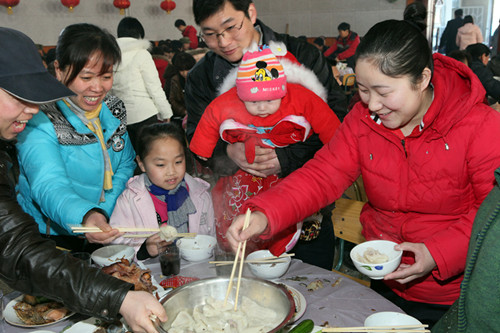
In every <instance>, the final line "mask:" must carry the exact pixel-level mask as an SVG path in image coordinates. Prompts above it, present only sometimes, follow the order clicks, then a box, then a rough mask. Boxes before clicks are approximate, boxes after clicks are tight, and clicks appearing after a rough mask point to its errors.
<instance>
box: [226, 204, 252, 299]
mask: <svg viewBox="0 0 500 333" xmlns="http://www.w3.org/2000/svg"><path fill="white" fill-rule="evenodd" d="M250 214H251V211H250V209H247V212H246V215H245V222H244V223H243V230H245V229H246V228H247V226H248V223H249V221H250ZM244 243H245V247H246V241H245V242H244ZM240 251H241V242H240V243H238V249H237V250H236V255H235V257H234V262H233V269H232V270H231V276H230V277H229V284H228V286H227V290H226V297H225V298H224V306H226V304H227V299H228V297H229V293H230V292H231V289H232V288H233V279H234V273H235V272H236V265H237V264H238V258H239V257H240ZM240 265H241V264H240ZM240 279H241V276H240V277H239V280H240ZM239 280H238V282H239ZM238 290H239V288H238V289H237V291H238ZM236 302H237V298H236V300H235V308H236V304H237V303H236Z"/></svg>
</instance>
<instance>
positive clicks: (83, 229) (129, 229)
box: [71, 226, 160, 233]
mask: <svg viewBox="0 0 500 333" xmlns="http://www.w3.org/2000/svg"><path fill="white" fill-rule="evenodd" d="M113 229H118V230H119V231H120V232H141V231H142V232H151V231H156V232H158V231H160V229H159V228H133V227H114V228H113ZM71 230H72V231H73V232H78V233H81V232H101V231H102V230H101V229H99V228H97V227H78V226H75V227H71Z"/></svg>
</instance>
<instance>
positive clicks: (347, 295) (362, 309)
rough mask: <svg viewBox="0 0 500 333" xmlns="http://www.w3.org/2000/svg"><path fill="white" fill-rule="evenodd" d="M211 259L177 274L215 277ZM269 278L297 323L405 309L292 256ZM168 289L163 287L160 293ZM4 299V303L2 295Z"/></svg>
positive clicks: (338, 322)
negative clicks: (289, 299)
mask: <svg viewBox="0 0 500 333" xmlns="http://www.w3.org/2000/svg"><path fill="white" fill-rule="evenodd" d="M210 260H213V258H209V259H207V260H204V261H200V262H188V261H185V260H181V269H180V273H179V277H186V278H198V279H204V278H211V277H216V276H217V273H216V267H215V265H214V264H210V263H209V261H210ZM138 265H140V267H143V268H147V269H149V270H151V273H152V279H153V281H154V284H156V285H159V283H160V282H161V281H162V280H164V279H165V277H164V276H162V274H161V267H160V263H159V260H158V259H157V258H151V259H147V260H145V261H142V262H140V263H138ZM242 275H243V276H246V277H253V274H252V272H251V271H250V269H249V268H248V267H247V264H245V268H244V269H243V274H242ZM271 281H272V282H274V283H280V284H284V285H285V286H286V287H289V290H290V291H293V292H291V293H292V295H293V296H294V299H295V301H298V302H300V303H301V304H299V305H298V307H297V313H296V316H295V317H294V320H295V321H296V322H297V323H298V322H300V321H301V320H304V319H312V320H313V321H314V323H315V325H317V326H324V325H329V326H330V327H345V326H363V323H364V320H365V319H366V318H367V317H368V316H370V315H371V314H374V313H376V312H381V311H395V312H400V313H404V312H403V311H402V310H401V309H400V308H399V307H397V306H396V305H395V304H393V303H391V302H390V301H389V300H387V299H385V298H384V297H382V296H381V295H379V294H378V293H376V292H375V291H373V290H372V289H370V288H368V287H366V286H364V285H362V284H360V283H358V282H356V281H354V280H352V279H350V278H348V277H346V276H342V275H340V274H338V273H336V272H334V271H329V270H326V269H323V268H320V267H317V266H313V265H310V264H307V263H304V262H302V261H301V260H298V259H292V261H291V263H290V266H289V268H288V270H287V272H286V273H285V274H284V275H283V276H282V277H280V278H278V279H274V280H271ZM315 281H321V283H313V282H315ZM311 283H312V284H313V285H314V284H316V285H318V284H319V285H322V287H320V288H317V289H315V290H309V289H308V286H310V285H311ZM161 289H162V288H161V287H160V290H161ZM167 292H168V291H163V293H167ZM20 295H21V293H19V292H16V291H14V292H11V293H10V294H7V295H6V296H4V298H6V299H7V301H10V300H12V299H14V298H16V297H18V296H20ZM4 303H5V304H7V302H6V300H5V299H4ZM88 318H89V317H88V316H83V315H81V314H74V315H72V316H70V317H68V318H66V319H64V320H62V321H59V322H57V323H53V324H51V325H48V326H44V327H36V328H26V327H19V326H15V325H11V324H9V323H5V333H16V332H26V333H28V332H39V331H44V332H45V331H47V333H49V332H55V333H59V332H63V331H64V330H65V329H68V328H69V327H71V326H72V325H74V324H76V323H78V322H79V321H82V320H85V319H88ZM90 333H91V332H90Z"/></svg>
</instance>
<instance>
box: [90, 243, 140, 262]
mask: <svg viewBox="0 0 500 333" xmlns="http://www.w3.org/2000/svg"><path fill="white" fill-rule="evenodd" d="M134 256H135V250H134V248H133V247H131V246H128V245H120V244H117V245H108V246H104V247H101V248H100V249H97V250H95V251H94V252H92V255H91V256H90V258H91V259H92V261H93V262H95V263H96V264H97V265H99V266H101V267H104V266H109V265H111V264H113V263H115V262H119V261H120V260H121V259H127V260H128V261H129V262H130V263H132V261H133V260H134Z"/></svg>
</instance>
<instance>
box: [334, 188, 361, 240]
mask: <svg viewBox="0 0 500 333" xmlns="http://www.w3.org/2000/svg"><path fill="white" fill-rule="evenodd" d="M364 204H365V203H364V202H362V201H357V200H350V199H343V198H340V199H338V200H337V201H335V209H333V210H332V222H333V228H334V232H335V237H338V238H341V239H343V240H346V241H348V242H351V243H354V244H359V243H363V242H364V241H366V239H365V238H364V237H363V235H362V234H361V230H363V227H362V226H361V222H360V221H359V216H360V213H361V209H362V208H363V206H364Z"/></svg>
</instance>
